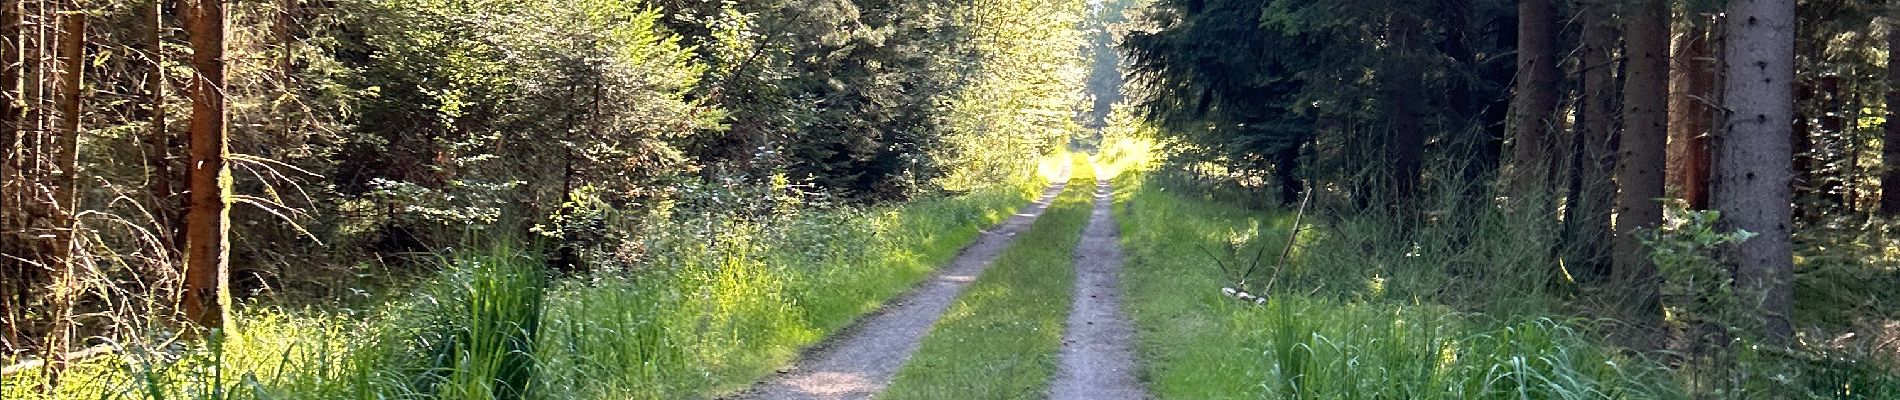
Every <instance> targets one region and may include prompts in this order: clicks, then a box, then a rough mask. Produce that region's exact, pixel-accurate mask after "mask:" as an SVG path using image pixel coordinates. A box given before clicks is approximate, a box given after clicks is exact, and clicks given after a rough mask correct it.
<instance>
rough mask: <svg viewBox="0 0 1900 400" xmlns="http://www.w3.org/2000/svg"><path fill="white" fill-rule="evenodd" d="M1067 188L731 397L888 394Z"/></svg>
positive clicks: (1055, 189)
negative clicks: (962, 298)
mask: <svg viewBox="0 0 1900 400" xmlns="http://www.w3.org/2000/svg"><path fill="white" fill-rule="evenodd" d="M1061 175H1062V176H1061V178H1060V179H1059V180H1058V181H1057V182H1067V181H1068V175H1069V171H1067V169H1066V168H1065V170H1064V171H1063V173H1062V174H1061ZM1064 186H1066V184H1065V183H1054V184H1051V185H1050V186H1049V189H1047V190H1045V191H1043V193H1042V198H1041V199H1039V200H1037V201H1036V202H1034V203H1031V204H1030V205H1029V206H1028V207H1025V208H1024V209H1022V210H1021V211H1019V212H1017V213H1016V215H1014V216H1011V217H1010V218H1009V219H1008V220H1006V221H1004V222H1003V223H1002V224H998V225H997V226H996V227H995V228H993V229H991V230H989V231H986V232H984V233H983V235H982V236H981V237H979V238H977V240H976V243H973V244H971V245H970V246H969V247H965V248H964V249H963V252H962V253H960V254H958V255H957V257H956V259H954V260H951V261H950V263H949V264H948V265H946V266H944V267H943V268H942V269H939V270H938V271H937V273H936V275H934V276H932V277H930V279H928V280H926V281H924V282H923V283H922V284H919V285H917V287H915V288H912V289H911V290H910V292H908V293H905V294H903V295H900V296H898V297H897V298H895V299H892V300H891V301H890V302H887V303H885V304H884V307H883V308H880V309H879V310H878V311H876V312H873V313H871V314H869V315H865V316H864V317H861V318H859V319H858V321H857V322H854V323H853V324H852V325H851V327H849V328H846V329H845V330H844V331H843V332H840V333H839V334H838V335H836V336H833V337H832V338H831V339H829V340H826V341H825V342H824V343H820V344H818V345H817V346H814V347H812V348H810V349H807V350H806V351H805V353H804V355H803V356H802V357H800V359H799V361H798V363H797V364H796V365H795V366H793V367H792V368H791V369H790V370H787V371H785V372H784V373H783V374H780V375H778V376H776V377H772V378H769V379H767V380H766V381H764V382H761V383H759V384H756V385H754V386H753V387H752V388H751V389H748V390H746V391H744V392H741V393H739V394H736V395H734V396H732V397H731V398H732V399H735V400H738V399H759V400H842V399H854V400H855V399H869V398H872V397H874V396H876V395H877V394H878V393H881V392H883V391H884V388H885V387H886V386H889V385H890V383H891V378H893V377H894V376H895V375H896V374H897V370H898V369H899V368H902V367H903V366H904V362H905V361H908V360H910V356H911V353H914V352H916V351H917V347H918V345H919V344H920V343H921V342H922V341H923V338H924V335H926V334H928V333H930V329H931V327H932V326H934V325H936V323H937V319H938V318H939V317H941V316H943V313H944V311H945V310H947V309H949V308H950V305H951V304H952V303H954V302H955V301H956V298H957V296H958V295H960V294H962V293H963V289H964V288H967V287H969V286H970V283H971V282H974V281H976V278H977V276H979V275H982V274H983V270H985V269H987V268H989V266H990V264H992V262H993V261H995V260H996V257H997V256H998V255H1000V254H1002V253H1003V250H1004V249H1007V248H1009V246H1010V244H1011V243H1013V242H1014V241H1015V240H1014V239H1015V236H1016V234H1017V233H1020V232H1022V231H1023V230H1025V229H1029V226H1030V225H1032V224H1033V223H1034V222H1035V221H1036V217H1039V216H1041V215H1042V213H1043V211H1045V210H1047V209H1048V208H1049V204H1050V203H1052V202H1054V201H1055V198H1056V195H1058V194H1061V193H1062V190H1063V188H1064Z"/></svg>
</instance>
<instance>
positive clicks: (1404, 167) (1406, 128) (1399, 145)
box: [1380, 15, 1425, 207]
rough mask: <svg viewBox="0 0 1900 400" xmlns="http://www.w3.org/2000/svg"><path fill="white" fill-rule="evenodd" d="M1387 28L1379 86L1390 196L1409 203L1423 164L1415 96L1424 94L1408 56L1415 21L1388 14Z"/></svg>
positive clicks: (1416, 30)
mask: <svg viewBox="0 0 1900 400" xmlns="http://www.w3.org/2000/svg"><path fill="white" fill-rule="evenodd" d="M1389 18H1391V21H1390V25H1389V26H1388V27H1387V29H1389V30H1390V31H1389V32H1388V34H1389V35H1390V36H1391V37H1390V40H1391V41H1392V48H1393V49H1394V51H1393V54H1390V55H1388V57H1387V58H1386V65H1385V66H1384V68H1383V69H1384V71H1382V72H1383V76H1384V78H1385V79H1384V81H1383V82H1381V84H1380V86H1381V90H1382V91H1383V97H1384V99H1382V100H1381V103H1384V104H1385V106H1386V107H1387V114H1386V123H1387V126H1386V129H1387V130H1388V132H1390V135H1391V140H1389V141H1387V142H1386V146H1387V150H1388V151H1389V152H1388V153H1387V154H1390V155H1391V157H1392V162H1393V171H1392V173H1393V179H1392V182H1393V190H1392V192H1391V193H1392V195H1393V196H1394V197H1393V199H1392V200H1395V201H1397V202H1398V204H1401V205H1404V206H1407V207H1409V206H1410V205H1411V202H1412V199H1413V195H1414V194H1415V193H1416V192H1417V190H1418V180H1419V174H1420V173H1421V172H1422V170H1423V166H1424V153H1425V130H1424V127H1422V126H1420V114H1422V113H1421V112H1420V110H1419V103H1420V102H1421V101H1420V100H1419V97H1420V96H1422V95H1424V93H1423V92H1424V89H1422V88H1420V87H1419V86H1420V82H1419V80H1420V79H1421V77H1420V76H1419V75H1420V74H1419V72H1418V70H1417V69H1416V68H1417V67H1416V64H1417V63H1416V62H1414V61H1413V60H1412V58H1413V56H1412V52H1413V49H1412V47H1413V46H1415V45H1416V43H1414V41H1415V40H1416V39H1417V37H1418V34H1419V21H1417V20H1414V19H1412V18H1411V17H1410V16H1405V15H1392V16H1390V17H1389Z"/></svg>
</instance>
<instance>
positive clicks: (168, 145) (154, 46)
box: [141, 0, 179, 264]
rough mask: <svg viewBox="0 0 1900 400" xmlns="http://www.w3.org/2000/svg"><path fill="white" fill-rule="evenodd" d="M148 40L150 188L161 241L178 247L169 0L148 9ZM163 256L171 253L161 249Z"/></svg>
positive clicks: (168, 259) (166, 259)
mask: <svg viewBox="0 0 1900 400" xmlns="http://www.w3.org/2000/svg"><path fill="white" fill-rule="evenodd" d="M144 8H145V9H144V15H143V17H144V22H145V25H146V26H145V35H146V36H145V40H144V42H143V43H141V44H142V45H143V47H144V49H143V50H144V52H145V56H146V58H147V61H148V62H150V64H151V65H150V66H149V68H148V69H146V71H145V82H144V86H145V102H146V104H145V106H146V115H145V119H146V121H147V122H148V123H150V124H151V132H149V133H147V134H146V135H145V137H144V145H145V167H146V177H145V180H146V187H147V188H148V189H147V190H148V191H150V192H151V193H150V195H151V197H152V201H151V203H152V204H151V207H152V215H153V217H154V219H155V221H153V222H154V223H155V224H156V225H158V229H157V232H158V235H159V239H161V240H162V241H163V243H166V244H173V243H176V237H177V229H178V228H177V225H176V224H177V223H178V219H179V218H178V217H179V216H178V201H177V199H176V198H175V197H176V196H177V193H175V191H174V190H173V185H174V184H175V183H176V182H177V180H178V178H177V176H176V175H175V174H174V173H173V172H172V161H171V159H172V142H173V141H174V139H173V138H172V135H171V131H170V130H168V129H166V126H165V124H166V123H167V122H166V120H165V119H166V115H165V63H164V60H165V57H164V40H165V20H164V17H165V0H151V4H150V5H148V6H146V7H144ZM160 250H161V252H167V253H168V251H166V250H169V249H165V248H164V246H161V249H160ZM161 258H162V260H161V261H160V262H162V263H166V264H169V263H170V262H171V261H173V259H172V256H170V255H167V256H165V257H161Z"/></svg>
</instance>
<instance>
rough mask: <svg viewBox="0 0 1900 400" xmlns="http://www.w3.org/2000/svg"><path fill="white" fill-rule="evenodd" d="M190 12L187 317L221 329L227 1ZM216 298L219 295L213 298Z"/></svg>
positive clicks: (227, 177)
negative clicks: (192, 76)
mask: <svg viewBox="0 0 1900 400" xmlns="http://www.w3.org/2000/svg"><path fill="white" fill-rule="evenodd" d="M187 8H188V10H186V15H187V17H186V21H185V30H186V33H187V34H188V35H190V36H191V48H192V55H191V64H192V67H193V69H195V70H196V72H197V76H195V77H194V78H193V79H192V83H191V92H190V94H191V96H190V97H191V127H190V133H189V135H190V142H191V144H190V146H189V147H190V153H191V154H190V163H189V164H188V165H189V170H190V174H191V175H190V188H189V190H190V193H191V195H190V209H189V210H188V211H187V214H186V216H185V248H186V251H185V290H184V295H183V299H181V304H180V307H181V308H182V309H183V310H184V312H185V317H186V318H188V319H190V320H191V321H192V322H196V323H197V324H198V325H200V326H203V327H207V328H218V327H221V326H222V325H223V322H224V314H225V313H227V311H228V310H226V309H225V306H227V305H229V304H230V298H231V293H230V290H229V288H228V287H227V286H228V285H227V283H228V282H230V260H229V259H228V258H227V257H228V256H229V254H230V247H231V241H230V238H229V237H228V236H227V233H228V232H229V231H230V228H231V226H230V225H231V223H230V208H231V207H230V197H229V196H228V195H227V194H226V192H227V191H229V190H230V188H231V186H230V185H231V168H230V166H229V165H228V164H227V162H228V160H227V158H228V157H229V155H230V144H229V143H228V140H229V136H228V135H227V133H226V126H225V99H224V94H223V88H224V73H225V70H224V68H225V65H224V46H225V43H224V34H225V27H224V18H225V14H224V12H225V9H224V4H223V0H193V1H190V2H189V3H188V6H187ZM214 296H215V297H214Z"/></svg>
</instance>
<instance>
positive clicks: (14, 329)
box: [0, 1, 27, 352]
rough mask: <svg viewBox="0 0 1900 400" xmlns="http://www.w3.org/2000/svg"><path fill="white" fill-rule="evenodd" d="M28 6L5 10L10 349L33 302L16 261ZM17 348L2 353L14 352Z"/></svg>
mask: <svg viewBox="0 0 1900 400" xmlns="http://www.w3.org/2000/svg"><path fill="white" fill-rule="evenodd" d="M25 5H26V2H24V1H8V2H5V3H4V4H3V5H0V41H3V42H4V44H0V94H3V95H0V146H6V147H5V148H4V150H5V152H4V153H0V275H4V277H0V288H4V289H5V290H7V292H8V294H5V295H0V297H4V298H0V319H3V320H0V340H4V341H5V343H6V344H7V345H9V346H10V345H13V344H17V343H19V342H20V331H19V326H18V325H17V324H18V322H19V320H20V319H21V318H24V317H25V310H23V308H24V307H25V306H26V301H27V295H26V293H27V288H26V287H25V285H26V283H27V280H26V279H25V277H26V274H27V271H26V268H27V266H26V264H25V263H21V262H20V261H19V260H17V259H15V258H14V257H7V256H12V255H17V254H19V252H20V246H19V245H20V243H21V242H22V240H21V238H20V237H19V236H18V235H17V234H16V233H15V232H18V231H19V230H20V229H21V228H22V225H21V220H22V217H23V215H21V211H22V208H23V207H22V206H21V203H23V202H25V200H26V197H25V196H22V195H21V192H23V191H24V190H25V184H24V183H23V182H22V175H21V169H20V160H21V159H22V158H24V157H25V155H24V148H25V147H26V144H25V140H24V139H25V137H24V136H25V135H24V130H23V129H21V127H22V122H23V118H24V117H25V115H26V110H25V109H24V108H23V107H21V105H22V104H24V102H25V98H24V96H25V95H26V89H25V87H24V86H22V84H24V83H25V81H26V79H25V73H26V70H25V64H26V37H25V36H22V35H21V32H22V31H23V30H22V29H20V24H21V22H22V21H24V18H23V16H25V15H26V8H25ZM11 350H13V349H11V348H0V351H8V352H10V351H11Z"/></svg>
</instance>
